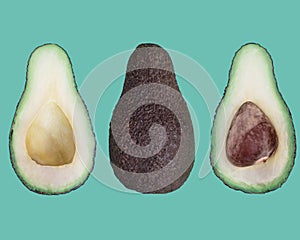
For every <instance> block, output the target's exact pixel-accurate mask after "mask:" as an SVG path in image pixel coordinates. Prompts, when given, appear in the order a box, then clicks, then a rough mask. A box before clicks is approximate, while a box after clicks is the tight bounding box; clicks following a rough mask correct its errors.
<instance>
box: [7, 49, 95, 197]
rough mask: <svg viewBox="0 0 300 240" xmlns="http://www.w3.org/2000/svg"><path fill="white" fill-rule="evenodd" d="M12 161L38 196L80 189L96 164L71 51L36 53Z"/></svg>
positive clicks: (13, 139)
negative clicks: (71, 59) (69, 56)
mask: <svg viewBox="0 0 300 240" xmlns="http://www.w3.org/2000/svg"><path fill="white" fill-rule="evenodd" d="M10 152H11V162H12V165H13V167H14V169H15V172H16V173H17V175H18V177H19V178H20V180H21V181H22V182H23V183H24V184H25V185H26V186H27V187H28V188H29V189H30V190H32V191H34V192H38V193H42V194H62V193H66V192H69V191H71V190H73V189H76V188H78V187H79V186H80V185H82V184H83V183H84V182H85V181H86V179H87V178H88V176H89V174H90V172H91V171H92V169H93V165H94V154H95V138H94V134H93V130H92V127H91V123H90V119H89V116H88V112H87V110H86V107H85V105H84V103H83V101H82V99H81V97H80V95H79V93H78V91H77V88H76V83H75V79H74V76H73V71H72V65H71V62H70V59H69V58H68V55H67V54H66V52H65V51H64V50H63V49H62V48H60V47H59V46H58V45H55V44H46V45H43V46H40V47H38V48H36V49H35V50H34V51H33V53H32V54H31V56H30V59H29V62H28V67H27V81H26V86H25V90H24V92H23V95H22V97H21V99H20V101H19V104H18V106H17V110H16V113H15V117H14V120H13V124H12V128H11V134H10Z"/></svg>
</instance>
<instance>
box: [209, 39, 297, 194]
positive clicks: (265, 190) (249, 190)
mask: <svg viewBox="0 0 300 240" xmlns="http://www.w3.org/2000/svg"><path fill="white" fill-rule="evenodd" d="M252 44H254V45H257V46H259V47H260V48H262V49H264V50H265V52H266V53H267V54H268V56H269V58H270V60H271V63H272V74H273V76H274V78H275V80H276V75H275V71H274V64H273V59H272V57H271V55H270V53H269V52H268V51H267V49H266V48H264V47H263V46H261V45H260V44H259V43H256V42H249V43H246V44H244V45H242V46H241V47H240V48H239V49H238V50H237V51H236V52H235V54H234V57H233V58H232V61H231V66H230V69H229V73H228V79H229V80H230V73H231V72H232V71H233V62H234V60H235V58H236V56H237V54H238V53H239V51H240V50H241V49H242V48H244V47H245V46H247V45H252ZM275 85H276V90H277V91H278V94H279V95H280V97H281V100H282V101H281V102H282V104H283V105H284V107H285V109H286V110H287V113H288V116H289V118H290V119H291V125H292V129H293V134H292V135H293V140H292V141H293V145H294V152H293V155H292V156H291V158H292V159H293V160H292V162H291V166H290V168H289V170H288V172H287V173H286V176H285V177H284V178H283V179H280V180H278V179H275V180H274V182H277V183H276V184H271V187H267V188H265V187H261V188H259V189H258V188H251V187H248V186H243V187H241V186H240V185H237V184H235V183H233V182H231V181H230V180H226V176H224V175H223V174H221V173H220V172H219V171H218V170H217V168H215V166H214V164H213V162H212V153H213V151H214V146H213V142H212V143H211V151H210V164H211V166H212V169H213V172H214V174H215V175H216V176H217V177H218V178H219V179H220V180H221V181H222V182H223V184H224V185H226V186H228V187H229V188H231V189H233V190H237V191H241V192H244V193H247V194H265V193H268V192H272V191H274V190H276V189H278V188H281V186H282V185H283V184H284V183H285V182H286V181H287V179H288V177H289V175H290V173H291V171H292V169H293V167H294V164H295V158H296V152H297V150H296V149H297V145H296V133H295V127H294V122H293V117H292V114H291V111H290V109H289V108H288V106H287V104H286V102H285V101H284V98H283V96H282V94H281V92H280V91H279V88H278V83H277V81H275ZM228 88H229V84H227V85H226V87H225V89H224V93H223V96H222V98H221V100H220V102H219V104H218V106H217V108H216V111H215V115H214V120H213V124H212V126H214V125H215V124H216V116H217V113H218V110H219V108H220V107H221V104H222V102H223V100H224V98H225V95H226V92H227V89H228ZM213 134H214V133H213V128H212V130H211V136H212V137H211V139H212V138H213Z"/></svg>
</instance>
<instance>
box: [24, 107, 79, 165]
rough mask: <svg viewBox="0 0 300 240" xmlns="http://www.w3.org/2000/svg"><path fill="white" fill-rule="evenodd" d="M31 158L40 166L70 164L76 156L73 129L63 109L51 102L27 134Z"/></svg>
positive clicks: (40, 113)
mask: <svg viewBox="0 0 300 240" xmlns="http://www.w3.org/2000/svg"><path fill="white" fill-rule="evenodd" d="M26 148H27V153H28V155H29V157H30V158H31V159H32V160H33V161H35V162H36V163H37V164H39V165H43V166H62V165H66V164H70V163H72V161H73V158H74V155H75V142H74V134H73V129H72V127H71V124H70V122H69V120H68V119H67V117H66V115H65V114H64V112H63V111H62V109H61V108H60V107H59V106H58V105H57V104H56V103H54V102H49V103H47V104H46V105H44V106H43V107H42V109H41V110H40V111H39V112H38V114H37V117H36V118H35V119H34V121H33V122H32V123H31V125H30V127H29V129H28V131H27V134H26Z"/></svg>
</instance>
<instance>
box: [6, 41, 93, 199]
mask: <svg viewBox="0 0 300 240" xmlns="http://www.w3.org/2000/svg"><path fill="white" fill-rule="evenodd" d="M47 45H56V46H58V45H57V44H55V43H45V44H43V45H40V46H38V47H36V48H35V49H34V50H33V51H32V53H31V54H30V56H29V58H28V59H29V60H30V59H31V57H32V55H33V54H34V53H35V51H36V50H38V49H39V48H41V47H44V46H47ZM58 47H59V48H61V49H62V50H63V51H64V52H65V53H66V55H67V57H68V60H69V63H70V67H71V70H72V74H73V79H75V75H74V71H73V66H72V62H71V59H70V57H69V54H68V52H67V51H66V50H65V49H64V48H62V47H61V46H58ZM29 60H28V61H27V66H26V81H25V85H24V89H23V92H22V94H21V97H20V99H19V101H18V103H17V106H16V108H15V114H14V117H13V121H12V125H11V128H10V132H9V153H10V162H11V165H12V167H13V169H14V172H15V173H16V175H17V176H18V178H19V179H20V181H21V182H22V183H23V185H24V186H25V187H26V188H27V189H28V190H30V191H32V192H34V193H37V194H41V195H62V194H66V193H69V192H72V191H74V190H76V189H78V188H80V187H81V186H82V185H84V184H85V182H86V181H87V180H88V178H89V176H90V174H91V172H92V171H93V169H94V165H95V161H93V166H92V169H91V171H90V172H89V174H88V175H87V177H86V178H85V179H83V180H82V182H81V183H80V184H79V185H77V186H75V187H73V188H71V189H67V190H62V191H57V192H53V191H51V190H49V191H48V190H46V189H40V188H37V187H35V186H32V185H31V184H29V183H28V182H27V181H26V180H25V179H23V178H22V176H21V174H19V171H18V169H17V167H16V163H15V153H14V150H13V146H12V141H11V140H12V135H13V132H14V125H15V121H16V119H17V115H18V109H19V107H21V106H20V104H21V102H22V99H23V96H24V94H25V91H26V86H27V83H28V66H29ZM73 87H74V91H76V93H77V94H78V96H79V97H80V99H81V100H82V103H83V104H84V107H85V109H86V111H87V112H88V109H87V106H86V104H85V102H84V101H83V99H82V96H81V95H80V93H79V91H78V86H77V83H76V81H74V84H73ZM87 117H88V121H89V124H90V126H92V122H91V119H90V116H89V114H88V116H87ZM91 131H92V133H93V136H94V139H95V140H96V135H95V133H94V131H93V129H92V128H91ZM96 145H97V144H95V148H94V153H93V159H95V156H96Z"/></svg>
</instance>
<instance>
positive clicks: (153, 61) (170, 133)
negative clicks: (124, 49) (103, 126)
mask: <svg viewBox="0 0 300 240" xmlns="http://www.w3.org/2000/svg"><path fill="white" fill-rule="evenodd" d="M141 48H151V51H148V52H147V53H146V54H145V50H143V54H140V52H139V51H138V50H139V49H141ZM149 63H150V64H149ZM149 65H150V66H157V68H148V67H147V66H149ZM159 68H160V69H159ZM148 83H160V84H164V85H167V86H169V87H171V88H173V89H175V90H176V91H179V88H178V85H177V81H176V78H175V74H174V69H173V64H172V61H171V59H170V57H169V55H168V53H167V52H166V51H164V50H163V49H162V48H161V47H160V46H158V45H156V44H141V45H139V46H138V47H137V49H136V51H134V52H133V54H132V55H131V57H130V59H129V62H128V65H127V72H126V78H125V82H124V87H123V91H122V94H121V96H123V95H124V94H125V93H126V92H128V91H129V90H131V89H133V88H135V87H137V86H139V85H141V84H148ZM140 97H141V98H142V97H143V96H140ZM174 104H176V103H174ZM153 123H156V124H159V125H161V126H163V127H164V128H165V129H166V133H167V141H166V143H165V145H164V147H163V149H161V151H160V152H159V153H158V154H156V155H154V156H152V157H149V158H138V157H133V156H130V155H128V154H126V153H125V152H123V151H122V150H121V149H120V148H119V147H118V146H117V144H116V141H115V140H114V137H113V134H112V130H111V128H110V132H109V153H110V160H111V163H113V164H114V165H115V166H117V167H118V168H121V169H123V170H126V171H128V172H133V173H151V172H153V171H156V170H159V169H161V168H163V167H164V166H166V165H167V164H168V163H169V162H170V161H172V158H173V157H174V155H175V154H176V152H177V150H178V148H179V145H180V136H181V132H180V124H179V122H178V120H177V118H176V116H175V115H174V114H173V113H172V112H171V111H170V110H169V109H168V108H166V107H164V106H162V105H159V104H148V105H143V106H142V107H139V108H138V109H136V111H135V112H134V113H133V115H132V116H131V118H130V122H129V133H130V136H131V138H132V140H133V141H134V142H135V144H137V145H140V146H146V145H148V144H149V143H150V140H151V139H150V137H149V129H150V127H151V126H152V124H153ZM124 127H125V124H124ZM192 167H193V162H192V163H191V165H190V166H189V167H188V169H187V170H186V171H185V172H184V173H183V174H182V175H181V176H180V177H179V178H178V179H177V180H175V181H174V182H172V183H171V184H170V185H168V186H166V187H164V188H162V189H158V190H156V191H151V192H143V193H168V192H171V191H174V190H176V189H178V188H179V187H180V186H181V185H182V184H183V183H184V182H185V181H186V179H187V178H188V176H189V174H190V172H191V170H192ZM174 171H176V169H174ZM115 174H116V176H117V177H118V178H119V180H120V181H121V182H122V183H123V184H124V185H125V186H126V187H127V188H131V189H133V190H137V189H134V188H133V187H132V183H130V184H129V181H130V180H128V179H126V177H124V176H119V175H118V173H117V172H116V171H115ZM165 177H166V178H167V177H168V176H165ZM136 184H138V183H136Z"/></svg>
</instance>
